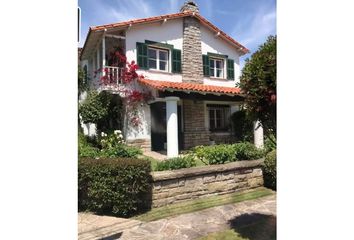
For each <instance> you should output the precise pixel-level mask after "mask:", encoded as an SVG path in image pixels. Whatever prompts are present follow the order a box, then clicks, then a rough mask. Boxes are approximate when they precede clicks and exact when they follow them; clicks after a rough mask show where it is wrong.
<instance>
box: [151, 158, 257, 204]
mask: <svg viewBox="0 0 354 240" xmlns="http://www.w3.org/2000/svg"><path fill="white" fill-rule="evenodd" d="M262 162H263V160H262V159H260V160H252V161H239V162H233V163H227V164H222V165H213V166H203V167H195V168H188V169H179V170H173V171H162V172H153V173H152V179H153V180H152V181H153V182H152V207H161V206H165V205H168V204H171V203H177V202H181V201H185V200H190V199H195V198H203V197H206V196H211V195H220V194H227V193H233V192H236V191H240V190H246V189H251V188H256V187H260V186H263V175H262V169H261V164H262Z"/></svg>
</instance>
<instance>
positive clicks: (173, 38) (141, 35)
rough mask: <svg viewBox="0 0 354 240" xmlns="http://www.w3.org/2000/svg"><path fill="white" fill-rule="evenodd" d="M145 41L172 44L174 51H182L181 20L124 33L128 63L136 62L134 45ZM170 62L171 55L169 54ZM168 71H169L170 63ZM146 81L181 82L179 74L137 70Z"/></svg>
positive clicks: (141, 26) (131, 29)
mask: <svg viewBox="0 0 354 240" xmlns="http://www.w3.org/2000/svg"><path fill="white" fill-rule="evenodd" d="M145 40H150V41H156V42H161V43H167V44H172V45H173V46H174V48H175V49H180V50H182V44H183V20H182V19H175V20H169V21H167V22H166V23H164V24H161V22H159V23H153V24H147V25H140V26H133V27H132V28H130V29H128V30H127V31H126V56H127V59H128V61H129V62H130V61H132V60H134V61H135V62H136V61H137V60H136V43H137V42H145ZM169 57H170V60H171V54H170V56H169ZM169 62H170V66H169V69H171V61H169ZM138 73H139V74H143V75H144V76H145V77H147V78H148V79H152V80H161V81H174V82H181V81H182V75H181V74H173V73H163V72H159V71H144V70H138Z"/></svg>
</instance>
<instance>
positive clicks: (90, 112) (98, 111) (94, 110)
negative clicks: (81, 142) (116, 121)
mask: <svg viewBox="0 0 354 240" xmlns="http://www.w3.org/2000/svg"><path fill="white" fill-rule="evenodd" d="M105 100H106V99H105V98H104V97H103V96H102V95H100V94H99V93H98V92H97V91H89V92H88V93H87V97H86V99H85V100H84V101H83V102H82V103H81V104H80V105H79V114H80V116H81V119H82V121H83V122H84V123H97V122H98V121H100V120H101V119H103V118H104V117H106V116H107V113H108V110H107V109H108V102H107V101H105Z"/></svg>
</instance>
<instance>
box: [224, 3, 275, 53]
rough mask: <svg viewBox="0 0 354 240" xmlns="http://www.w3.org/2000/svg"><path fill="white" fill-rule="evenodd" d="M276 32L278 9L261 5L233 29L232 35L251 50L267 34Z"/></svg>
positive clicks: (260, 42) (262, 40)
mask: <svg viewBox="0 0 354 240" xmlns="http://www.w3.org/2000/svg"><path fill="white" fill-rule="evenodd" d="M275 32H276V10H275V9H274V8H266V7H264V6H261V7H260V8H259V9H258V10H257V11H255V14H254V15H249V16H248V17H247V19H244V21H242V22H240V23H239V24H238V25H236V26H235V27H234V29H233V30H232V34H231V35H232V36H233V37H234V38H235V39H237V40H238V41H239V42H240V43H241V44H243V45H245V46H246V47H247V48H249V49H250V50H255V49H256V48H257V47H258V45H260V44H262V43H263V42H264V41H265V40H266V38H267V36H269V35H271V34H275Z"/></svg>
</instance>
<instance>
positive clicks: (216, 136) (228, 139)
mask: <svg viewBox="0 0 354 240" xmlns="http://www.w3.org/2000/svg"><path fill="white" fill-rule="evenodd" d="M210 139H212V140H213V141H215V144H223V143H227V144H231V143H235V142H236V138H235V137H234V136H233V135H232V134H231V133H225V134H220V133H210Z"/></svg>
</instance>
